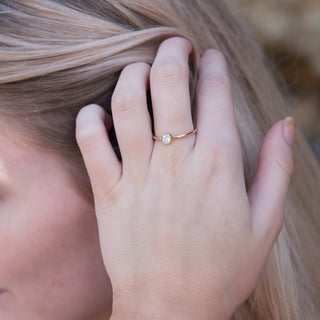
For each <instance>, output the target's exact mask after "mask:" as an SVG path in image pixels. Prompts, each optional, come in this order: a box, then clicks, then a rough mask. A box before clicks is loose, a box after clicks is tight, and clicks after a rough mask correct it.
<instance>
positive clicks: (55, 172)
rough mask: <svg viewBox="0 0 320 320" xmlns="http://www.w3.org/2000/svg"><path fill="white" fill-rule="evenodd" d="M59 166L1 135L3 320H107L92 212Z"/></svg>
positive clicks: (105, 284) (108, 291) (107, 291)
mask: <svg viewBox="0 0 320 320" xmlns="http://www.w3.org/2000/svg"><path fill="white" fill-rule="evenodd" d="M62 164H63V160H62V159H61V158H60V157H59V156H58V155H56V154H53V153H49V152H45V151H43V150H39V149H36V148H35V147H33V146H27V145H22V144H18V143H17V142H14V141H12V140H11V139H9V138H8V136H7V134H3V133H2V132H1V131H0V252H1V255H0V290H3V291H2V293H0V319H2V320H21V319H23V320H81V319H82V320H88V319H90V320H98V319H99V320H100V319H104V320H105V319H106V315H107V314H110V313H111V306H112V288H111V284H110V280H109V278H108V275H107V273H106V270H105V267H104V265H103V261H102V257H101V251H100V247H99V240H98V230H97V222H96V217H95V211H94V208H93V207H92V205H89V204H88V203H87V202H86V201H85V200H83V199H82V198H81V196H80V195H79V194H78V193H77V192H76V190H75V189H74V188H73V184H72V183H71V180H70V179H71V178H70V175H69V174H68V172H67V170H66V169H65V167H64V166H63V165H62Z"/></svg>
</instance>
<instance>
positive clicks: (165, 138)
mask: <svg viewBox="0 0 320 320" xmlns="http://www.w3.org/2000/svg"><path fill="white" fill-rule="evenodd" d="M171 141H172V136H171V134H169V133H165V134H164V135H163V136H162V142H163V143H164V144H169V143H170V142H171Z"/></svg>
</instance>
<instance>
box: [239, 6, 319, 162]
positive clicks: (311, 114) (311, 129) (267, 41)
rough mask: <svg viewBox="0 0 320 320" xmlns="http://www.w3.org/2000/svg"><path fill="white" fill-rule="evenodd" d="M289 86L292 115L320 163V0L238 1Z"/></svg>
mask: <svg viewBox="0 0 320 320" xmlns="http://www.w3.org/2000/svg"><path fill="white" fill-rule="evenodd" d="M233 2H234V4H235V5H236V7H237V8H238V11H239V13H240V15H241V16H242V17H243V18H244V19H245V20H246V22H247V24H248V25H249V27H250V28H251V30H252V31H253V36H254V37H255V39H256V40H257V41H258V42H260V43H261V44H262V46H263V47H264V49H265V51H266V53H267V54H268V56H269V57H270V58H271V59H272V61H274V63H275V67H276V68H275V69H276V71H277V72H278V71H280V72H281V74H282V75H283V77H284V79H285V81H286V84H287V99H288V103H289V104H290V106H291V107H292V115H293V116H294V118H295V120H296V122H297V123H298V124H299V125H300V127H301V128H302V129H303V131H304V133H305V134H306V136H307V139H308V141H309V143H310V145H311V147H312V149H313V151H314V153H315V154H316V156H317V158H318V160H319V162H320V0H234V1H233Z"/></svg>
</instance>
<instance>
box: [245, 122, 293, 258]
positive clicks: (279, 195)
mask: <svg viewBox="0 0 320 320" xmlns="http://www.w3.org/2000/svg"><path fill="white" fill-rule="evenodd" d="M285 128H286V129H287V130H286V132H287V135H285V131H284V130H285ZM288 134H289V135H290V140H291V144H292V143H293V139H294V135H295V125H294V122H292V121H279V122H278V123H276V124H275V125H274V126H273V127H272V128H271V129H270V131H269V132H268V134H267V135H266V137H265V139H264V141H263V143H262V147H261V150H260V154H259V165H258V171H257V174H256V176H255V179H254V181H253V183H252V185H251V187H250V190H249V194H248V195H249V203H250V207H251V212H252V225H253V232H254V234H255V235H256V238H257V240H258V242H259V243H263V246H265V250H264V252H265V253H267V252H269V251H270V250H271V248H272V246H273V244H274V242H275V241H276V239H277V237H278V235H279V233H280V232H281V229H282V227H283V221H284V210H285V203H286V198H287V193H288V188H289V183H290V178H291V176H292V174H293V169H294V164H293V159H292V145H291V144H290V143H288V142H287V139H286V138H287V137H288Z"/></svg>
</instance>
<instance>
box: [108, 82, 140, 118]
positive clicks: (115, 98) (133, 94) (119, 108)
mask: <svg viewBox="0 0 320 320" xmlns="http://www.w3.org/2000/svg"><path fill="white" fill-rule="evenodd" d="M145 99H146V97H145V95H144V94H142V93H140V92H138V91H135V90H134V89H133V88H128V89H126V88H121V89H118V90H117V92H115V93H114V94H113V95H112V98H111V104H112V108H113V111H116V112H123V111H128V110H131V109H133V108H135V107H137V106H139V105H141V104H144V103H145Z"/></svg>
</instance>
